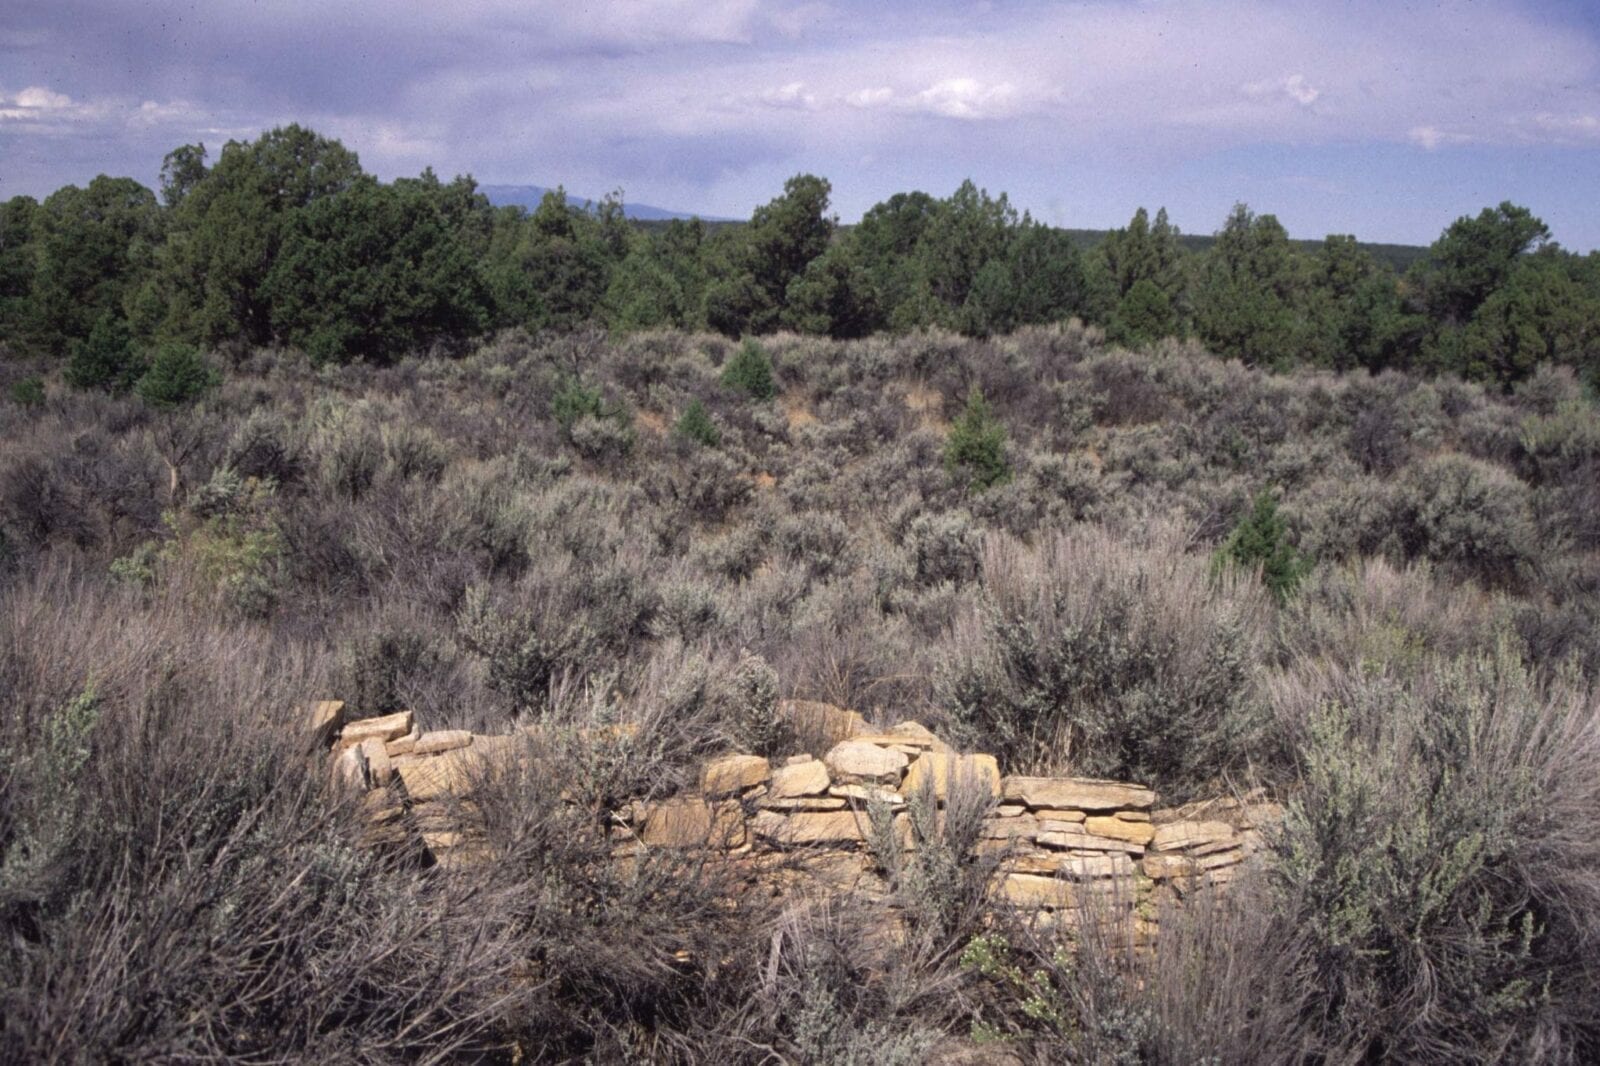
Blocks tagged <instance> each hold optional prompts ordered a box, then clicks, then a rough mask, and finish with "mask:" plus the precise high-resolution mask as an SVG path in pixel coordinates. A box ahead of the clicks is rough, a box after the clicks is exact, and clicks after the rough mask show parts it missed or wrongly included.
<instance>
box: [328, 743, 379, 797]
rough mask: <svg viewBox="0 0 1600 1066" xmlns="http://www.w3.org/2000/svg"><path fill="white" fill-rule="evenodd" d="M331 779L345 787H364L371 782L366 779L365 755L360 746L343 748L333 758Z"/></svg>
mask: <svg viewBox="0 0 1600 1066" xmlns="http://www.w3.org/2000/svg"><path fill="white" fill-rule="evenodd" d="M333 779H334V781H336V782H337V783H338V784H340V785H343V786H344V787H345V788H357V789H365V788H366V787H367V786H368V785H369V784H370V783H371V782H370V781H368V779H367V757H366V755H365V753H363V752H362V750H361V748H360V747H359V746H358V747H350V748H345V749H344V750H343V751H342V752H340V753H339V754H338V755H337V756H335V757H334V760H333Z"/></svg>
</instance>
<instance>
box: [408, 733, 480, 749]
mask: <svg viewBox="0 0 1600 1066" xmlns="http://www.w3.org/2000/svg"><path fill="white" fill-rule="evenodd" d="M471 743H472V734H471V733H469V732H467V731H466V730H465V729H435V730H434V731H433V732H431V733H424V734H422V736H420V737H418V738H417V740H416V742H415V743H414V744H413V745H412V747H411V752H412V754H414V755H437V754H439V753H441V752H446V751H455V750H456V749H457V748H465V747H468V746H469V745H471Z"/></svg>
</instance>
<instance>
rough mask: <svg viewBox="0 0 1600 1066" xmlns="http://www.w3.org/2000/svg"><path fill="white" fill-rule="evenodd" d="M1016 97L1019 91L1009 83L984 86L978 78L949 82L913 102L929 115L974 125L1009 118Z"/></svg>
mask: <svg viewBox="0 0 1600 1066" xmlns="http://www.w3.org/2000/svg"><path fill="white" fill-rule="evenodd" d="M1016 97H1017V88H1016V86H1014V85H1012V84H1011V83H1010V82H1001V83H1000V84H999V85H985V84H983V83H982V82H981V81H978V80H977V79H976V78H948V79H946V80H944V81H941V82H939V83H937V84H935V85H930V86H928V88H926V89H924V90H922V91H921V92H919V93H917V95H916V96H915V97H913V98H912V99H913V101H914V104H915V106H916V108H917V109H919V110H922V111H925V112H927V113H929V114H933V115H941V116H943V117H945V118H959V119H966V120H969V121H971V120H976V119H985V118H1000V117H1003V116H1005V115H1007V114H1009V113H1010V112H1011V110H1012V107H1013V106H1014V104H1015V101H1016Z"/></svg>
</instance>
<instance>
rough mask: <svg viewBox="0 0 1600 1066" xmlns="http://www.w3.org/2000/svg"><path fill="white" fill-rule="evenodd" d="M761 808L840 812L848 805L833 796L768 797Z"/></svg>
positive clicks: (762, 802)
mask: <svg viewBox="0 0 1600 1066" xmlns="http://www.w3.org/2000/svg"><path fill="white" fill-rule="evenodd" d="M761 806H762V808H763V809H765V810H769V811H842V810H844V809H845V808H846V807H848V806H850V804H849V803H848V802H847V801H846V800H842V799H839V798H837V797H835V796H796V797H794V798H793V799H773V798H771V797H770V796H769V797H768V798H766V799H764V800H762V801H761Z"/></svg>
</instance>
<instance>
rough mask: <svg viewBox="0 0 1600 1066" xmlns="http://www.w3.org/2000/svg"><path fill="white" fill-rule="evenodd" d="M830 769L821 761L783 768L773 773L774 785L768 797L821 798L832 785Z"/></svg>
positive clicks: (813, 760)
mask: <svg viewBox="0 0 1600 1066" xmlns="http://www.w3.org/2000/svg"><path fill="white" fill-rule="evenodd" d="M832 783H833V782H832V780H831V779H829V777H828V767H827V765H826V764H825V763H823V762H822V760H821V759H809V760H807V761H805V762H798V763H794V764H793V765H790V766H783V767H780V768H779V769H777V770H774V771H773V773H772V784H771V787H770V790H769V791H768V793H767V795H768V796H770V797H771V798H772V799H797V798H799V797H801V796H821V795H823V794H824V793H826V792H827V791H828V786H829V785H830V784H832Z"/></svg>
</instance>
